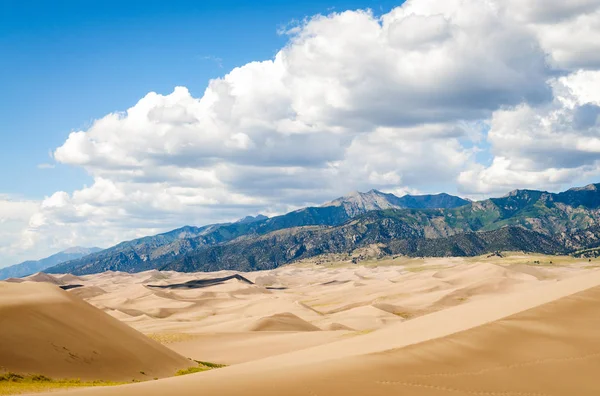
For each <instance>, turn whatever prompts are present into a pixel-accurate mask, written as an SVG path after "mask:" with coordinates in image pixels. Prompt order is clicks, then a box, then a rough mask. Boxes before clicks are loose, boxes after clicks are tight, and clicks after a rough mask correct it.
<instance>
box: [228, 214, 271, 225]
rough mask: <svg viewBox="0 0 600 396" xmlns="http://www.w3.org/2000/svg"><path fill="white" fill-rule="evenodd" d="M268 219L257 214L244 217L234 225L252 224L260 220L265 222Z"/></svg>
mask: <svg viewBox="0 0 600 396" xmlns="http://www.w3.org/2000/svg"><path fill="white" fill-rule="evenodd" d="M266 219H268V217H267V216H265V215H263V214H260V213H259V214H257V215H256V216H246V217H244V218H242V219H239V220H238V221H236V223H242V224H244V223H254V222H256V221H261V220H266Z"/></svg>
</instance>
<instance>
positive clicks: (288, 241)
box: [48, 184, 600, 274]
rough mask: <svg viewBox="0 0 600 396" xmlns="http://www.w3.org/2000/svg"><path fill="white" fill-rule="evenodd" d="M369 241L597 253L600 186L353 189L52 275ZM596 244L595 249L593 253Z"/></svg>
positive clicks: (441, 251)
mask: <svg viewBox="0 0 600 396" xmlns="http://www.w3.org/2000/svg"><path fill="white" fill-rule="evenodd" d="M373 244H376V245H377V246H378V248H379V249H380V250H381V252H382V254H402V255H408V256H415V257H420V256H473V255H479V254H484V253H489V252H494V251H498V250H518V251H525V252H540V253H545V254H558V253H560V254H567V253H572V254H579V255H596V253H597V252H599V251H600V248H598V246H600V184H591V185H589V186H586V187H582V188H573V189H570V190H568V191H565V192H562V193H557V194H555V193H549V192H545V191H536V190H515V191H513V192H511V193H509V194H507V195H505V196H504V197H500V198H490V199H486V200H483V201H477V202H472V201H469V200H465V199H462V198H459V197H455V196H451V195H448V194H437V195H420V196H419V195H417V196H415V195H406V196H404V197H397V196H395V195H393V194H386V193H382V192H380V191H377V190H371V191H369V192H366V193H359V192H354V193H351V194H349V195H347V196H345V197H341V198H338V199H336V200H334V201H331V202H329V203H326V204H324V205H322V206H320V207H307V208H303V209H300V210H297V211H294V212H290V213H287V214H285V215H281V216H276V217H272V218H266V217H265V216H262V215H259V216H257V217H247V218H245V219H242V220H241V221H238V222H235V223H222V224H213V225H208V226H204V227H192V226H186V227H182V228H179V229H176V230H173V231H170V232H167V233H164V234H160V235H156V236H150V237H145V238H141V239H136V240H133V241H128V242H123V243H120V244H118V245H116V246H114V247H112V248H109V249H106V250H103V251H100V252H97V253H93V254H90V255H87V256H85V257H82V258H79V259H75V260H71V261H67V262H64V263H61V264H59V265H57V266H55V267H52V268H50V269H49V270H48V272H51V273H67V272H70V273H73V274H89V273H97V272H103V271H107V270H114V271H126V272H138V271H144V270H149V269H160V270H177V271H185V272H192V271H215V270H222V269H231V270H243V271H250V270H262V269H271V268H276V267H278V266H280V265H284V264H287V263H290V262H293V261H296V260H299V259H304V258H309V257H314V256H318V255H321V254H325V253H351V252H352V251H354V250H356V249H359V248H363V247H367V246H370V245H373ZM597 248H598V249H597Z"/></svg>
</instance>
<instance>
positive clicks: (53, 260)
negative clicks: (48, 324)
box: [0, 247, 102, 280]
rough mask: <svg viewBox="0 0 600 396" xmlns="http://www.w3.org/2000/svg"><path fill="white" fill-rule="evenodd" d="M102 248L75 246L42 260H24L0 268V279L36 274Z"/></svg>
mask: <svg viewBox="0 0 600 396" xmlns="http://www.w3.org/2000/svg"><path fill="white" fill-rule="evenodd" d="M101 250H102V249H100V248H84V247H73V248H69V249H66V250H63V251H62V252H59V253H56V254H53V255H52V256H49V257H46V258H44V259H41V260H35V261H34V260H30V261H24V262H22V263H20V264H15V265H12V266H10V267H6V268H0V280H2V279H7V278H21V277H23V276H27V275H31V274H35V273H36V272H40V271H43V270H45V269H47V268H49V267H53V266H55V265H57V264H60V263H63V262H65V261H70V260H74V259H78V258H81V257H84V256H87V255H88V254H91V253H95V252H99V251H101Z"/></svg>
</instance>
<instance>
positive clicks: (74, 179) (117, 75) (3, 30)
mask: <svg viewBox="0 0 600 396" xmlns="http://www.w3.org/2000/svg"><path fill="white" fill-rule="evenodd" d="M398 4H399V2H398V1H374V0H362V1H339V0H331V1H327V2H323V1H317V0H303V1H284V0H272V1H261V2H251V1H227V0H220V1H213V0H202V1H153V0H144V1H137V0H135V1H134V0H125V1H113V0H101V1H97V0H89V1H79V0H70V1H68V0H58V1H53V2H49V1H45V0H39V1H30V0H2V1H1V2H0V54H1V56H0V87H2V94H3V97H4V99H3V104H2V106H1V107H0V137H1V139H2V141H3V142H4V145H5V147H7V146H8V147H10V149H9V150H3V153H2V156H0V180H1V185H2V188H1V191H0V193H3V194H10V195H13V196H17V197H20V198H27V199H42V198H43V197H44V196H46V195H51V194H52V193H53V192H54V191H56V190H65V191H72V190H74V189H77V188H80V187H82V186H83V185H84V184H88V185H89V184H91V183H92V179H91V177H90V176H88V175H87V174H86V172H85V171H84V170H82V169H80V168H74V167H70V166H67V165H61V164H57V165H55V166H56V167H55V168H54V169H39V168H38V165H40V164H44V163H50V162H52V161H51V160H50V158H49V152H51V151H53V150H54V149H56V148H57V147H59V146H60V145H61V144H62V143H63V142H64V141H65V139H66V138H67V136H68V134H69V132H70V131H72V130H79V129H85V127H86V126H88V125H89V124H90V123H91V122H92V121H93V120H94V119H97V118H101V117H102V116H104V115H105V114H107V113H110V112H114V111H123V110H125V109H127V108H129V107H130V106H133V105H134V104H135V103H136V102H137V101H138V100H139V98H141V97H142V96H143V95H145V94H146V93H147V92H150V91H155V92H158V93H163V94H167V93H169V92H171V91H172V90H173V88H174V87H175V86H178V85H182V86H186V87H188V89H189V90H190V92H191V93H192V94H193V95H195V96H201V95H202V93H203V91H204V89H205V88H206V85H207V83H208V81H209V79H211V78H215V77H220V76H222V75H224V74H225V73H226V72H228V71H229V70H231V69H232V68H234V67H236V66H241V65H244V64H245V63H247V62H250V61H254V60H263V59H270V58H272V57H273V56H274V55H275V53H276V52H277V51H278V50H279V49H280V48H281V47H282V46H283V45H284V44H285V43H286V41H287V37H286V36H282V35H280V34H278V30H279V29H280V28H282V27H285V26H286V25H288V24H290V23H293V21H295V20H302V19H303V18H305V17H309V16H312V15H315V14H319V13H324V14H328V13H330V12H333V11H336V10H347V9H357V8H371V9H372V10H373V11H374V12H376V13H382V12H387V11H389V10H390V9H391V8H392V7H393V6H395V5H398Z"/></svg>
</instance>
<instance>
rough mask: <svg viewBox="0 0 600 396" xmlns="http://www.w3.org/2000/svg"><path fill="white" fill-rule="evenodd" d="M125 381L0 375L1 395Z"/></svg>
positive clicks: (121, 383) (105, 384)
mask: <svg viewBox="0 0 600 396" xmlns="http://www.w3.org/2000/svg"><path fill="white" fill-rule="evenodd" d="M123 384H125V382H112V381H82V380H79V379H52V378H49V377H46V376H44V375H39V374H28V375H22V374H16V373H10V372H9V373H4V374H1V375H0V395H1V396H4V395H20V394H24V393H40V392H51V391H56V390H60V389H69V388H85V387H92V386H115V385H123Z"/></svg>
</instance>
